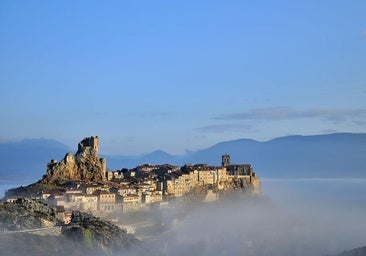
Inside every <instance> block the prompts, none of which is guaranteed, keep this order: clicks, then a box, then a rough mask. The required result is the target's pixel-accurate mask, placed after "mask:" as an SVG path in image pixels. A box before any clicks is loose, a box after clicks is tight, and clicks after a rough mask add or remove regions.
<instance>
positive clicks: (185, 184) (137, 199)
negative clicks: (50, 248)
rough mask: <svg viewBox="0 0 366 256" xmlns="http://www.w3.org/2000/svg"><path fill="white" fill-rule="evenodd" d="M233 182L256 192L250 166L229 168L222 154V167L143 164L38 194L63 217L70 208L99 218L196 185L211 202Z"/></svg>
mask: <svg viewBox="0 0 366 256" xmlns="http://www.w3.org/2000/svg"><path fill="white" fill-rule="evenodd" d="M234 179H240V180H241V181H242V182H243V181H244V182H246V183H247V184H248V186H249V187H250V188H251V193H253V194H259V193H260V181H259V178H258V177H256V174H255V173H254V172H253V168H252V166H251V165H248V164H241V165H232V164H230V157H229V156H228V155H224V156H223V157H222V166H208V165H206V164H197V165H184V166H182V167H179V166H172V165H168V164H165V165H149V164H144V165H141V166H138V167H136V168H134V169H130V170H128V169H122V170H119V171H107V172H106V181H103V182H98V183H91V182H86V181H73V182H69V184H67V185H65V186H64V188H63V189H55V190H49V191H44V192H42V195H41V198H42V199H43V200H45V201H46V202H48V203H50V204H52V205H55V206H56V207H58V209H60V210H61V211H62V208H64V209H66V216H67V210H74V209H78V210H81V211H86V212H92V213H94V214H96V215H99V216H103V214H107V213H110V212H113V211H122V212H124V213H126V212H131V211H138V210H141V209H144V208H147V207H150V206H151V205H152V204H162V203H163V202H164V201H166V200H168V199H170V198H172V197H180V196H182V195H184V194H186V193H187V192H189V191H191V190H192V189H194V188H196V187H199V186H206V187H209V188H210V191H209V192H210V193H208V194H207V200H215V199H216V198H217V196H218V191H220V190H224V189H225V188H227V184H228V183H230V181H232V180H234ZM213 191H214V192H213Z"/></svg>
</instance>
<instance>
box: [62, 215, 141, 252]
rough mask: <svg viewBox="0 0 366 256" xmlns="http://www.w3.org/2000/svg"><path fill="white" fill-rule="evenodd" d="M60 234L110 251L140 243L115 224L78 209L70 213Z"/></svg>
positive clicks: (129, 247)
mask: <svg viewBox="0 0 366 256" xmlns="http://www.w3.org/2000/svg"><path fill="white" fill-rule="evenodd" d="M62 234H63V235H65V236H67V237H69V238H71V239H73V240H78V241H83V242H85V243H86V244H88V245H90V246H92V245H98V246H99V247H101V248H105V249H106V250H108V251H110V252H115V251H120V250H126V249H135V247H138V245H139V244H140V243H141V242H140V241H139V240H137V239H136V238H135V237H133V236H132V235H129V234H127V233H126V232H125V231H123V230H122V229H120V228H119V227H117V226H116V225H113V224H112V223H110V222H107V221H103V220H101V219H99V218H98V217H95V216H93V215H91V214H88V213H83V212H79V211H74V212H73V213H72V219H71V223H70V224H68V225H66V226H64V227H63V228H62Z"/></svg>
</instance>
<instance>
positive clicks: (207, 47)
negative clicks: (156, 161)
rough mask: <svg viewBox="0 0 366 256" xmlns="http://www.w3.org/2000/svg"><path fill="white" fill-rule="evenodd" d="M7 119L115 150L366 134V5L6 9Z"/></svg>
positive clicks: (22, 134) (2, 117) (2, 66)
mask: <svg viewBox="0 0 366 256" xmlns="http://www.w3.org/2000/svg"><path fill="white" fill-rule="evenodd" d="M0 123H1V125H0V140H2V141H9V140H20V139H23V138H40V137H42V138H50V139H56V140H59V141H61V142H64V143H65V144H67V145H69V146H70V147H76V143H77V142H78V141H79V140H80V139H82V138H83V137H85V136H91V135H99V136H100V138H101V147H102V150H103V152H104V153H113V154H140V153H146V152H150V151H152V150H155V149H163V150H166V151H167V152H170V153H173V154H181V153H184V152H185V151H186V150H197V149H200V148H205V147H208V146H211V145H213V144H215V143H217V142H220V141H225V140H231V139H238V138H252V139H256V140H260V141H263V140H268V139H271V138H274V137H278V136H285V135H289V134H302V135H308V134H323V133H330V132H366V1H364V0H354V1H340V0H339V1H338V0H325V1H313V0H306V1H305V0H304V1H290V0H289V1H230V0H229V1H213V0H210V1H190V0H185V1H159V0H154V1H136V0H134V1H17V0H3V1H1V2H0Z"/></svg>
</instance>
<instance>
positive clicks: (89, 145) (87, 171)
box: [41, 137, 106, 185]
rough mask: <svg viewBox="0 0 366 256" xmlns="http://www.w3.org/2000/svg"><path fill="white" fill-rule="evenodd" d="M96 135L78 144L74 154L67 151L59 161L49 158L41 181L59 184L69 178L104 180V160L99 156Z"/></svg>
mask: <svg viewBox="0 0 366 256" xmlns="http://www.w3.org/2000/svg"><path fill="white" fill-rule="evenodd" d="M98 144H99V138H98V137H89V138H85V139H84V140H82V141H81V142H80V143H79V145H78V151H77V152H76V154H71V153H67V154H66V155H65V157H64V159H62V160H61V161H60V162H57V161H56V160H51V162H50V163H48V164H47V172H46V174H45V175H44V176H43V178H42V180H41V183H44V184H53V185H59V184H62V183H65V182H66V181H69V180H87V181H96V182H98V181H103V180H105V172H106V160H105V159H104V158H99V155H98V147H99V145H98Z"/></svg>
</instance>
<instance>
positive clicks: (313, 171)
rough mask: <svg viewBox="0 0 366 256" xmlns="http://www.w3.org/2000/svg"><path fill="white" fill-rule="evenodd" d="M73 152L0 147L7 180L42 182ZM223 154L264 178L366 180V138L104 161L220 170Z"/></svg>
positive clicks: (291, 139)
mask: <svg viewBox="0 0 366 256" xmlns="http://www.w3.org/2000/svg"><path fill="white" fill-rule="evenodd" d="M67 151H73V150H70V149H68V148H67V147H66V146H65V145H63V144H62V143H59V142H57V141H53V140H45V139H41V140H37V139H33V140H24V141H22V142H17V143H0V154H1V163H2V164H1V167H0V175H1V177H2V178H3V179H7V178H8V179H11V178H16V179H19V178H28V177H33V179H34V178H36V179H40V178H41V177H42V174H43V173H44V171H45V168H46V164H47V162H48V161H49V160H50V159H51V158H55V159H62V158H63V156H64V155H65V153H66V152H67ZM101 153H103V152H101ZM222 154H230V155H231V159H232V162H233V163H250V164H252V165H253V166H254V169H255V171H256V172H257V173H258V174H260V175H261V177H264V178H268V177H271V178H281V177H288V178H297V177H298V178H310V177H332V178H333V177H335V178H337V177H347V178H349V177H351V178H359V177H362V178H366V157H365V156H366V133H357V134H355V133H334V134H328V135H314V136H286V137H280V138H276V139H273V140H270V141H266V142H258V141H255V140H250V139H238V140H232V141H226V142H221V143H218V144H216V145H213V146H212V147H209V148H206V149H202V150H198V151H196V152H192V153H189V154H186V155H182V156H174V155H171V154H168V153H166V152H164V151H162V150H157V151H154V152H152V153H150V154H144V155H141V156H108V155H103V157H105V158H107V167H108V168H109V169H122V168H133V167H135V166H136V165H139V164H144V163H150V164H163V163H170V164H174V165H183V164H185V163H207V164H210V165H220V164H221V155H222Z"/></svg>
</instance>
